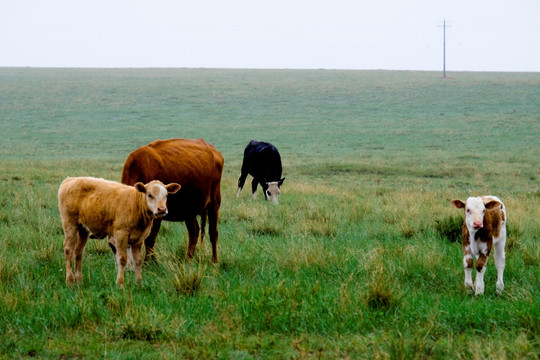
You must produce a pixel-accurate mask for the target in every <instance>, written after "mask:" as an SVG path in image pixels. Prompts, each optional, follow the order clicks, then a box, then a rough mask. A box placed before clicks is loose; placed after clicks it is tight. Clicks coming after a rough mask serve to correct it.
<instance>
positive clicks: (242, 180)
mask: <svg viewBox="0 0 540 360" xmlns="http://www.w3.org/2000/svg"><path fill="white" fill-rule="evenodd" d="M247 176H248V173H247V171H244V169H243V167H242V172H241V173H240V177H239V178H238V192H237V193H236V197H239V196H240V191H242V189H243V187H244V184H245V183H246V178H247Z"/></svg>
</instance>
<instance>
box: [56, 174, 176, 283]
mask: <svg viewBox="0 0 540 360" xmlns="http://www.w3.org/2000/svg"><path fill="white" fill-rule="evenodd" d="M178 190H180V185H178V184H176V183H171V184H168V185H163V183H161V182H160V181H151V182H149V183H148V184H146V185H144V184H143V183H140V182H139V183H136V184H135V185H134V186H128V185H124V184H120V183H117V182H113V181H108V180H104V179H97V178H92V177H76V178H71V177H68V178H67V179H65V180H64V181H63V182H62V184H61V185H60V188H59V190H58V208H59V210H60V216H61V218H62V227H63V228H64V235H65V240H64V252H65V255H66V282H67V283H68V284H71V283H73V281H80V280H82V257H83V252H84V247H85V245H86V242H87V241H88V237H89V236H90V234H92V235H94V236H95V237H97V238H99V239H102V238H104V237H105V236H108V237H109V245H110V246H111V249H113V252H114V253H115V256H116V263H117V268H118V273H117V277H116V283H117V284H118V286H119V287H120V288H121V287H123V284H124V268H125V266H126V263H127V250H128V247H129V246H131V249H132V254H133V260H134V263H135V281H139V280H141V279H142V274H141V263H142V255H141V246H142V244H143V241H144V239H145V238H146V237H147V236H148V234H149V233H150V230H151V228H152V223H153V221H154V219H155V218H161V217H162V216H165V215H167V194H174V193H176V192H177V191H178ZM73 260H75V275H74V274H73V268H72V262H73Z"/></svg>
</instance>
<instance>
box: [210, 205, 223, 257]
mask: <svg viewBox="0 0 540 360" xmlns="http://www.w3.org/2000/svg"><path fill="white" fill-rule="evenodd" d="M219 202H220V201H217V203H214V204H210V210H209V211H208V233H209V235H210V243H211V244H212V262H214V263H217V262H219V257H218V251H217V243H218V237H219V233H218V218H219V205H220V203H219Z"/></svg>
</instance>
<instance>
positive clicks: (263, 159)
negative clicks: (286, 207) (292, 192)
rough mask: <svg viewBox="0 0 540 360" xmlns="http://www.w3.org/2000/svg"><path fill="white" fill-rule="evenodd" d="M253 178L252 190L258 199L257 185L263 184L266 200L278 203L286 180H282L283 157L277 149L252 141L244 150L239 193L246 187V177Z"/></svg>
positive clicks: (238, 194) (270, 145)
mask: <svg viewBox="0 0 540 360" xmlns="http://www.w3.org/2000/svg"><path fill="white" fill-rule="evenodd" d="M248 174H249V175H251V176H253V181H252V182H251V189H252V193H253V197H256V194H255V192H256V191H257V184H261V187H262V188H263V192H264V197H265V199H266V200H272V201H273V202H274V203H276V204H277V203H278V196H279V193H280V190H279V187H280V186H281V184H283V181H284V180H285V178H282V179H281V156H280V155H279V151H278V150H277V149H276V147H275V146H274V145H272V144H270V143H267V142H262V141H255V140H251V141H250V142H249V144H248V145H247V146H246V149H245V150H244V161H243V163H242V173H241V174H240V178H239V179H238V193H237V195H236V196H237V197H238V196H240V191H242V188H243V187H244V183H245V182H246V177H247V176H248Z"/></svg>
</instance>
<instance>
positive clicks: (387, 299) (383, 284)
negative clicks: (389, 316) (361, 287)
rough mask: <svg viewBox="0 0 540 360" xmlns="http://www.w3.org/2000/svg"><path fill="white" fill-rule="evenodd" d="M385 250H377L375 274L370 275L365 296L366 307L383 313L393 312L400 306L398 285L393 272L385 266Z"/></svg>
mask: <svg viewBox="0 0 540 360" xmlns="http://www.w3.org/2000/svg"><path fill="white" fill-rule="evenodd" d="M387 255H388V254H385V252H384V250H382V249H377V250H376V255H375V256H374V258H373V261H372V265H373V266H372V267H371V268H373V269H374V271H373V272H371V273H370V274H369V280H368V283H367V293H366V295H365V303H366V306H367V307H369V308H370V309H372V310H380V311H383V312H386V311H389V310H392V309H394V308H396V307H397V306H398V305H399V298H400V297H399V295H398V294H397V292H398V290H397V284H396V282H395V277H394V276H393V270H392V269H390V267H389V266H388V265H387V264H385V261H384V257H385V256H387Z"/></svg>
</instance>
